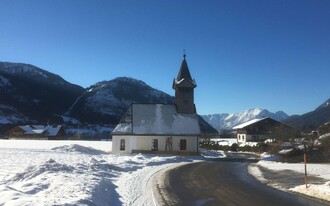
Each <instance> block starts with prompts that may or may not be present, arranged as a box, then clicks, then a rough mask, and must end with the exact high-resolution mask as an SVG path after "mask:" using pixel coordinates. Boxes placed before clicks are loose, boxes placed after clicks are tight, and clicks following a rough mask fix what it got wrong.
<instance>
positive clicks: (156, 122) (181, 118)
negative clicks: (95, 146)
mask: <svg viewBox="0 0 330 206" xmlns="http://www.w3.org/2000/svg"><path fill="white" fill-rule="evenodd" d="M200 133H201V130H200V127H199V122H198V116H197V114H179V113H177V111H176V106H175V105H170V104H132V105H131V107H130V108H129V109H128V111H127V112H126V114H125V116H124V117H123V119H122V121H121V122H120V123H119V124H118V125H117V126H116V128H115V129H114V130H113V132H112V134H122V135H123V134H134V135H200Z"/></svg>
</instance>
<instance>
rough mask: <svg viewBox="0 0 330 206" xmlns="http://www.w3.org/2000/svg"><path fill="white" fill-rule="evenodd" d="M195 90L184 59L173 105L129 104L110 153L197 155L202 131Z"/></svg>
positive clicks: (177, 79)
mask: <svg viewBox="0 0 330 206" xmlns="http://www.w3.org/2000/svg"><path fill="white" fill-rule="evenodd" d="M196 86H197V85H196V82H195V80H193V79H192V78H191V75H190V72H189V68H188V65H187V61H186V56H185V55H184V56H183V61H182V64H181V67H180V70H179V73H178V76H177V78H175V79H174V80H173V85H172V87H173V89H174V90H175V104H132V105H131V106H130V107H129V109H128V110H127V112H126V114H125V115H124V117H123V118H122V120H121V122H120V123H119V124H118V125H117V126H116V127H115V129H114V130H113V132H112V152H113V153H117V154H120V153H138V152H143V153H169V154H189V155H191V154H197V153H198V147H199V143H198V141H199V138H200V136H201V128H200V126H199V120H198V115H197V113H196V107H195V104H194V88H195V87H196Z"/></svg>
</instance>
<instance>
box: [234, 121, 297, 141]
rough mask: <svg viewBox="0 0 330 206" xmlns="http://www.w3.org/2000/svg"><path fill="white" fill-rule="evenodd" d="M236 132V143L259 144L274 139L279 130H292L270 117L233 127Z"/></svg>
mask: <svg viewBox="0 0 330 206" xmlns="http://www.w3.org/2000/svg"><path fill="white" fill-rule="evenodd" d="M233 129H234V130H236V131H237V143H238V144H243V143H246V142H259V141H264V140H266V139H272V138H274V133H275V132H277V133H278V131H279V130H282V131H284V130H286V131H289V130H291V131H293V128H292V127H290V126H288V125H286V124H283V123H281V122H279V121H276V120H274V119H272V118H270V117H265V118H262V119H253V120H250V121H248V122H245V123H243V124H240V125H237V126H235V127H233Z"/></svg>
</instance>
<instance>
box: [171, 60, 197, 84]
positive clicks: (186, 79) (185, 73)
mask: <svg viewBox="0 0 330 206" xmlns="http://www.w3.org/2000/svg"><path fill="white" fill-rule="evenodd" d="M177 85H180V86H183V87H193V88H194V87H196V86H197V85H196V82H195V80H193V79H192V78H191V75H190V71H189V68H188V64H187V61H186V55H183V60H182V63H181V67H180V70H179V73H178V76H177V77H176V79H174V81H173V88H175V87H176V86H177Z"/></svg>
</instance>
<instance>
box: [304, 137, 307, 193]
mask: <svg viewBox="0 0 330 206" xmlns="http://www.w3.org/2000/svg"><path fill="white" fill-rule="evenodd" d="M306 150H307V148H306V142H305V141H304V165H305V185H306V188H308V186H307V151H306Z"/></svg>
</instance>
